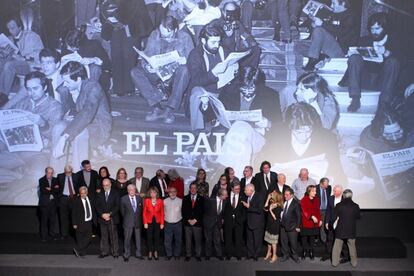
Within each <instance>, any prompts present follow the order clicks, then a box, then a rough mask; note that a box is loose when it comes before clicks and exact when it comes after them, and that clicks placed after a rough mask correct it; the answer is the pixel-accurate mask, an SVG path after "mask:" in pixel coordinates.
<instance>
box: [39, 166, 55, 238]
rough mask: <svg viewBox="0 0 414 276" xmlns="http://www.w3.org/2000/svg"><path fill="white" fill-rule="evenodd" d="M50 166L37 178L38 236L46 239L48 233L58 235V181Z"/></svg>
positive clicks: (53, 235)
mask: <svg viewBox="0 0 414 276" xmlns="http://www.w3.org/2000/svg"><path fill="white" fill-rule="evenodd" d="M53 173H54V170H53V168H52V167H47V168H46V169H45V175H44V176H43V177H42V178H40V179H39V211H40V237H41V239H42V241H43V242H45V241H46V239H47V236H48V234H50V235H51V236H52V237H54V238H56V236H57V235H59V225H58V222H57V201H58V200H59V199H58V193H59V183H58V180H57V178H55V177H53Z"/></svg>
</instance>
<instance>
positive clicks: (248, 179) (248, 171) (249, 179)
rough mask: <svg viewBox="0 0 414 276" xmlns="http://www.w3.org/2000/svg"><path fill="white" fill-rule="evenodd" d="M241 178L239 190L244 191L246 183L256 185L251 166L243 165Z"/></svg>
mask: <svg viewBox="0 0 414 276" xmlns="http://www.w3.org/2000/svg"><path fill="white" fill-rule="evenodd" d="M243 176H244V177H243V178H242V179H240V190H241V191H244V188H245V187H246V185H248V184H250V183H251V184H253V185H255V186H256V184H255V183H256V179H255V178H254V176H253V167H252V166H245V167H244V170H243Z"/></svg>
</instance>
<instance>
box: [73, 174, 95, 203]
mask: <svg viewBox="0 0 414 276" xmlns="http://www.w3.org/2000/svg"><path fill="white" fill-rule="evenodd" d="M76 174H77V176H78V183H79V187H81V186H85V187H88V196H90V197H92V198H94V197H95V196H96V189H97V186H98V179H99V175H98V172H97V171H95V170H91V180H90V182H89V186H88V185H86V182H85V179H84V177H83V170H80V171H78V172H77V173H76Z"/></svg>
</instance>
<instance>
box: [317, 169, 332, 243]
mask: <svg viewBox="0 0 414 276" xmlns="http://www.w3.org/2000/svg"><path fill="white" fill-rule="evenodd" d="M331 193H332V187H331V185H329V179H328V178H327V177H322V178H321V180H319V184H318V185H316V197H317V198H319V202H320V204H321V205H320V209H321V215H322V221H324V220H325V214H326V209H327V208H328V198H329V197H330V196H331ZM326 235H327V233H326V231H325V227H324V225H322V226H321V231H320V238H321V241H322V242H323V243H326Z"/></svg>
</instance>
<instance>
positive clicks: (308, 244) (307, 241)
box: [300, 235, 317, 250]
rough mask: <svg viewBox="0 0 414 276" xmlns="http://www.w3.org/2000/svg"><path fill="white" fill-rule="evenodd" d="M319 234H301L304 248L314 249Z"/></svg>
mask: <svg viewBox="0 0 414 276" xmlns="http://www.w3.org/2000/svg"><path fill="white" fill-rule="evenodd" d="M316 237H317V236H309V235H306V236H301V237H300V238H301V240H302V246H303V250H309V249H313V245H314V241H315V239H316Z"/></svg>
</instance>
